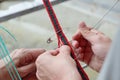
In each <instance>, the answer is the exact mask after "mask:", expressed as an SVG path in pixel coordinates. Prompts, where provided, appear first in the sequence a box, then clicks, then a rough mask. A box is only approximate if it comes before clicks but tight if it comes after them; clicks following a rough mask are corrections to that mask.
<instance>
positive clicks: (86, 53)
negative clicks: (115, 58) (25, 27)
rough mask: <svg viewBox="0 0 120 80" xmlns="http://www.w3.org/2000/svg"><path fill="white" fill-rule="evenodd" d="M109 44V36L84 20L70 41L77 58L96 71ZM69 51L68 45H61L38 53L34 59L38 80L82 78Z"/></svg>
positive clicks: (72, 79) (79, 79)
mask: <svg viewBox="0 0 120 80" xmlns="http://www.w3.org/2000/svg"><path fill="white" fill-rule="evenodd" d="M110 44H111V39H110V38H108V37H107V36H105V35H104V34H103V33H101V32H99V31H96V30H95V29H91V28H89V27H88V26H87V25H86V24H85V23H84V22H82V23H81V24H80V25H79V28H78V30H77V32H76V33H75V34H74V36H73V40H72V42H71V45H72V46H73V49H74V52H75V53H76V56H77V59H78V60H80V61H83V62H85V63H86V64H87V65H89V66H90V67H91V68H92V69H94V70H96V71H97V72H99V71H100V69H101V67H102V64H103V62H104V59H105V57H106V55H107V53H108V50H109V48H110ZM70 52H71V51H70V48H69V47H68V46H62V47H60V48H59V49H57V50H51V51H47V52H45V53H44V54H42V55H40V56H39V57H38V58H37V60H36V66H37V73H36V74H37V78H38V79H39V80H82V79H81V76H80V75H79V73H78V71H77V68H76V64H75V62H74V60H73V59H72V58H71V56H70Z"/></svg>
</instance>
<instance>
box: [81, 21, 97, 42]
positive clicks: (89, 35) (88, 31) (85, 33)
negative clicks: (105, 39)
mask: <svg viewBox="0 0 120 80" xmlns="http://www.w3.org/2000/svg"><path fill="white" fill-rule="evenodd" d="M79 31H80V33H81V35H82V36H83V37H84V38H85V39H86V40H88V41H89V42H92V37H93V35H95V34H94V33H93V32H92V31H91V28H89V27H87V26H86V24H85V23H84V22H82V23H80V25H79Z"/></svg>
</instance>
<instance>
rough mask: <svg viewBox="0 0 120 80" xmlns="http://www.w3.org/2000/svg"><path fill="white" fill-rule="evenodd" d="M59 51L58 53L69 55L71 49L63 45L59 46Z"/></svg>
mask: <svg viewBox="0 0 120 80" xmlns="http://www.w3.org/2000/svg"><path fill="white" fill-rule="evenodd" d="M59 52H60V54H59V55H70V53H71V50H70V47H69V46H67V45H63V46H62V47H60V49H59Z"/></svg>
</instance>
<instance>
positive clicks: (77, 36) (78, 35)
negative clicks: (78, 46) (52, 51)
mask: <svg viewBox="0 0 120 80" xmlns="http://www.w3.org/2000/svg"><path fill="white" fill-rule="evenodd" d="M80 37H81V33H80V30H79V29H78V30H77V32H76V33H75V34H74V35H73V36H72V40H79V39H80Z"/></svg>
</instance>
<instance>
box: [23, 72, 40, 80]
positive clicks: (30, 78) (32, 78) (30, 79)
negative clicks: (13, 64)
mask: <svg viewBox="0 0 120 80" xmlns="http://www.w3.org/2000/svg"><path fill="white" fill-rule="evenodd" d="M22 79H23V80H38V79H37V77H36V71H34V72H32V73H30V74H28V75H27V76H25V77H24V78H22Z"/></svg>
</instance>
